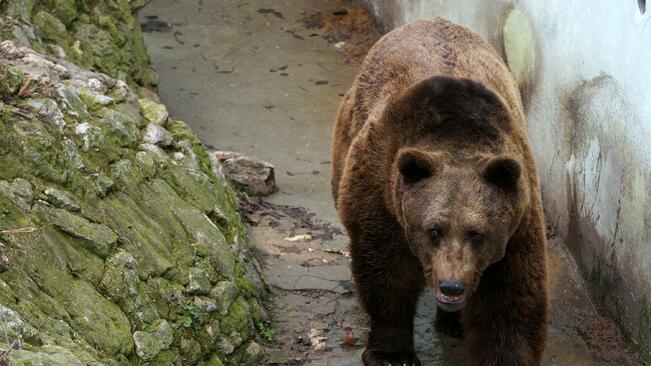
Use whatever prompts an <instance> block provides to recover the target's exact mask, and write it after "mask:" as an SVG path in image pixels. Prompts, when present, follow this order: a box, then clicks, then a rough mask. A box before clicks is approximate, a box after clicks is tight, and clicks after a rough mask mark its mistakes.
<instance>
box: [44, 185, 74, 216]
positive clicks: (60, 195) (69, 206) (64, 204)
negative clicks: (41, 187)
mask: <svg viewBox="0 0 651 366" xmlns="http://www.w3.org/2000/svg"><path fill="white" fill-rule="evenodd" d="M43 193H45V197H46V199H47V201H48V202H49V203H51V204H52V205H54V207H57V208H62V209H64V210H68V211H72V212H78V211H79V210H80V207H79V205H78V204H77V203H76V202H75V201H74V200H73V199H72V198H71V197H70V196H69V195H68V193H66V192H64V191H61V190H58V189H56V188H46V189H45V191H44V192H43Z"/></svg>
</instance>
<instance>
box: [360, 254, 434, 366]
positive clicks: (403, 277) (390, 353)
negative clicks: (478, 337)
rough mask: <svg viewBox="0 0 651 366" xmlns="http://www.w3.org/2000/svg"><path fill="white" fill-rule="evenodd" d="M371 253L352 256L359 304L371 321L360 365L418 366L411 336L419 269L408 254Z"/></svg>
mask: <svg viewBox="0 0 651 366" xmlns="http://www.w3.org/2000/svg"><path fill="white" fill-rule="evenodd" d="M373 252H374V250H370V251H367V252H365V253H362V254H359V255H355V253H353V256H352V259H353V262H352V268H353V276H354V279H355V284H356V287H357V291H358V295H359V299H360V303H361V305H362V306H363V308H364V309H365V310H366V312H367V313H368V315H369V316H370V318H371V332H370V334H369V339H368V346H367V348H366V351H365V352H364V354H363V356H362V358H363V360H364V365H365V366H387V365H393V366H403V365H407V366H418V365H420V362H419V361H418V358H417V357H416V354H415V352H414V335H413V332H414V314H415V312H416V303H417V300H418V296H419V294H420V291H421V289H422V287H423V275H422V269H421V266H420V264H419V263H418V261H417V260H416V259H415V258H413V257H412V256H411V255H410V254H405V255H398V256H394V255H391V254H390V251H389V252H383V253H375V255H374V253H373Z"/></svg>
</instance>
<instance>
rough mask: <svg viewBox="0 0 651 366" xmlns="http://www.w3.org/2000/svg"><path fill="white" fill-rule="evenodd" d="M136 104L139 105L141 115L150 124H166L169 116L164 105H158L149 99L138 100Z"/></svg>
mask: <svg viewBox="0 0 651 366" xmlns="http://www.w3.org/2000/svg"><path fill="white" fill-rule="evenodd" d="M138 104H139V105H140V109H141V111H142V115H143V116H144V117H145V119H147V121H149V122H151V123H156V124H159V125H163V124H165V122H167V119H168V118H169V116H170V114H169V112H168V111H167V108H166V107H165V106H164V105H162V104H158V103H156V102H153V101H151V100H149V99H146V98H141V99H138Z"/></svg>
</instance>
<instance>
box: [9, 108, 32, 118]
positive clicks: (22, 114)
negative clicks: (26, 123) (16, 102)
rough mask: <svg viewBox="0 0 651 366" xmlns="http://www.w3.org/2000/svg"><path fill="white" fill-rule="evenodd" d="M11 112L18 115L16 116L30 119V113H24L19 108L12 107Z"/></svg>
mask: <svg viewBox="0 0 651 366" xmlns="http://www.w3.org/2000/svg"><path fill="white" fill-rule="evenodd" d="M11 113H13V114H15V115H18V116H21V117H23V118H27V119H32V116H31V115H29V114H27V113H25V112H23V111H21V110H19V109H12V110H11Z"/></svg>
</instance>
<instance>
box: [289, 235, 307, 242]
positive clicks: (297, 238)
mask: <svg viewBox="0 0 651 366" xmlns="http://www.w3.org/2000/svg"><path fill="white" fill-rule="evenodd" d="M285 240H287V241H291V242H295V241H310V240H312V235H310V234H300V235H294V236H291V237H287V238H285Z"/></svg>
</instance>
